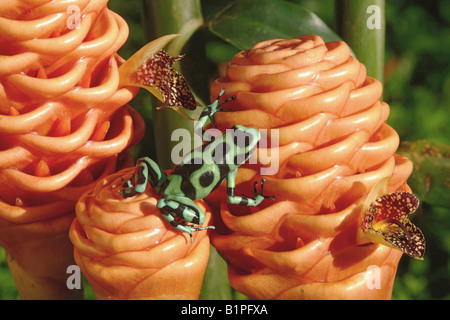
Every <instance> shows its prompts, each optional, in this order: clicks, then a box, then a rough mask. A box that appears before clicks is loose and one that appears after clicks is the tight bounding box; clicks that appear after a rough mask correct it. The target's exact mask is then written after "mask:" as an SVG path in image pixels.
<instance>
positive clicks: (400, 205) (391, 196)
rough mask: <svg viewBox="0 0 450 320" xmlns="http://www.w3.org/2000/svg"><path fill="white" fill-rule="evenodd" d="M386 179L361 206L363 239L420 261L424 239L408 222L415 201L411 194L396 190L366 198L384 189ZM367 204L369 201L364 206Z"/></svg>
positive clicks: (415, 208)
mask: <svg viewBox="0 0 450 320" xmlns="http://www.w3.org/2000/svg"><path fill="white" fill-rule="evenodd" d="M388 180H389V179H387V180H383V181H380V182H381V184H380V185H378V186H375V187H374V188H376V190H375V192H374V193H372V194H369V196H368V199H367V200H366V204H365V205H364V206H363V210H364V211H363V217H362V225H361V231H362V234H363V237H364V238H366V239H369V240H371V241H376V242H379V243H381V244H383V245H385V246H388V247H391V248H394V249H398V250H400V251H402V252H403V253H405V254H407V255H408V256H410V257H412V258H415V259H419V260H422V259H423V255H424V252H425V237H424V235H423V233H422V231H420V229H419V228H417V227H416V226H415V225H414V224H413V223H411V221H410V220H409V215H410V214H413V213H414V212H415V211H416V210H417V208H418V206H419V200H418V199H417V198H416V196H414V195H413V194H412V193H409V192H405V191H397V192H393V193H385V194H383V195H381V196H378V197H377V198H376V199H375V200H374V201H373V200H372V199H369V197H373V196H374V194H376V193H378V192H380V191H382V190H386V189H387V181H388ZM368 201H372V202H371V203H370V204H368V205H367V202H368Z"/></svg>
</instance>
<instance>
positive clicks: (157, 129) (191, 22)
mask: <svg viewBox="0 0 450 320" xmlns="http://www.w3.org/2000/svg"><path fill="white" fill-rule="evenodd" d="M142 3H143V7H144V10H143V14H144V27H145V31H146V38H147V40H148V41H151V40H153V39H156V38H158V37H161V36H163V35H167V34H173V33H179V34H180V37H178V38H177V39H176V40H174V41H173V42H172V43H171V44H170V45H169V46H168V48H167V51H168V53H169V54H171V55H172V56H175V55H178V54H180V53H185V50H186V48H185V47H186V45H187V42H188V41H190V39H191V38H193V34H194V33H195V32H196V31H197V30H198V29H199V28H200V27H201V26H202V25H203V16H202V12H201V5H200V0H142ZM188 46H189V45H188ZM202 51H204V45H203V46H202V45H200V46H197V52H196V54H197V55H198V56H199V57H200V58H201V57H202V55H204V53H202ZM186 59H187V60H189V58H188V57H186V58H185V59H183V61H182V62H181V63H182V64H183V63H186V61H184V60H186ZM202 61H206V59H203V60H202ZM177 68H178V69H179V70H180V69H182V68H183V67H182V66H177ZM181 72H182V74H183V76H185V77H186V78H187V80H188V82H189V84H190V81H189V76H188V75H186V74H185V73H184V72H183V71H181ZM207 86H208V84H207V83H205V85H204V87H206V88H207ZM153 104H154V105H153V106H152V109H153V128H154V137H155V139H154V140H155V149H156V154H157V161H158V163H159V165H160V166H161V167H162V168H164V169H168V168H172V167H173V166H174V163H173V161H172V159H171V151H172V149H173V147H174V146H175V145H176V144H177V143H179V141H172V139H171V135H172V132H174V130H175V129H179V128H184V129H187V130H188V131H189V132H190V133H192V132H193V123H192V121H191V120H188V119H186V118H183V117H182V116H181V115H180V114H178V113H177V112H175V111H174V110H172V109H169V108H166V109H163V110H160V111H155V108H156V105H157V104H158V102H157V101H156V99H153ZM192 116H193V117H195V116H194V115H192Z"/></svg>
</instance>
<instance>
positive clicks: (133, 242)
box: [70, 167, 211, 299]
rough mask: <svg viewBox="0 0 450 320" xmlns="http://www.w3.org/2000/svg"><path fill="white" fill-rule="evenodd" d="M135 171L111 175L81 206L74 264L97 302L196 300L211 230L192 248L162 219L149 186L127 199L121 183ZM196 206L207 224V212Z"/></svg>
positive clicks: (196, 236)
mask: <svg viewBox="0 0 450 320" xmlns="http://www.w3.org/2000/svg"><path fill="white" fill-rule="evenodd" d="M134 170H135V168H134V167H133V168H127V169H123V170H121V171H120V172H117V173H115V174H113V175H111V176H108V177H107V178H105V179H103V180H102V181H100V182H99V183H98V184H97V185H96V187H95V188H94V189H93V190H91V191H88V192H87V193H85V194H84V195H83V196H82V198H81V199H80V201H79V202H78V203H77V207H76V212H77V218H76V219H75V220H74V222H73V224H72V226H71V229H70V238H71V240H72V242H73V244H74V247H75V260H76V262H77V264H78V265H79V266H80V268H81V271H82V272H83V274H84V275H85V276H86V278H87V280H88V281H89V283H90V285H91V287H92V289H93V291H94V293H95V295H96V297H97V298H98V299H197V298H198V296H199V294H200V289H201V285H202V281H203V276H204V272H205V269H206V265H207V262H208V257H209V246H210V244H209V237H208V235H207V232H206V231H202V232H195V233H194V234H193V239H194V241H193V243H192V244H191V240H190V238H189V236H188V235H187V234H186V233H183V232H179V231H177V230H175V229H174V228H173V227H172V226H171V225H170V224H169V223H167V221H166V220H165V219H164V218H163V217H162V215H161V212H160V211H159V209H158V208H157V207H156V203H157V201H158V200H159V195H158V194H157V193H155V192H154V191H153V190H152V189H151V187H148V188H147V190H146V191H145V192H144V193H142V194H139V195H136V196H133V197H130V198H127V199H125V198H123V197H122V196H121V194H120V189H121V187H122V185H123V181H124V180H123V179H128V178H130V177H131V176H132V175H133V174H134ZM196 203H197V204H198V205H199V206H200V208H201V209H202V210H204V211H205V213H206V218H205V222H204V225H207V224H209V223H210V222H211V221H210V220H211V212H210V211H209V208H208V207H207V206H206V205H205V204H204V203H203V202H202V201H197V202H196Z"/></svg>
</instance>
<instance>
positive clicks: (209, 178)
mask: <svg viewBox="0 0 450 320" xmlns="http://www.w3.org/2000/svg"><path fill="white" fill-rule="evenodd" d="M213 181H214V172H212V171H209V170H208V171H205V172H203V173H202V175H201V176H200V178H199V183H200V185H201V186H202V187H203V188H206V187H209V186H210V185H211V183H212V182H213Z"/></svg>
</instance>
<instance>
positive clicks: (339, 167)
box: [208, 35, 412, 299]
mask: <svg viewBox="0 0 450 320" xmlns="http://www.w3.org/2000/svg"><path fill="white" fill-rule="evenodd" d="M222 89H224V90H225V94H224V97H223V98H224V99H226V98H228V97H230V96H233V95H234V96H236V99H235V100H233V101H231V102H229V103H228V105H227V109H231V110H232V112H223V113H218V114H217V115H216V117H215V121H216V124H217V126H218V127H219V129H221V130H222V131H224V130H226V129H227V128H231V127H232V126H233V125H236V124H240V125H244V126H249V127H255V128H258V129H261V131H263V129H264V130H266V132H267V141H269V138H272V136H275V137H276V139H275V140H274V141H275V143H273V141H272V140H270V141H271V142H270V143H267V144H266V146H262V145H260V146H259V148H258V149H257V150H256V151H255V156H256V158H257V161H256V162H253V163H248V164H247V165H244V166H241V168H240V169H239V172H238V175H237V178H236V184H237V187H236V193H237V194H239V193H244V194H251V192H252V183H253V181H255V180H256V181H258V180H260V179H261V178H262V177H264V178H266V179H267V181H266V183H265V185H264V188H265V189H264V191H265V193H266V194H269V195H274V196H275V199H276V201H275V203H272V202H270V201H268V200H266V202H263V203H262V205H260V206H259V207H258V208H255V209H247V208H242V207H239V206H234V205H229V204H227V203H226V201H225V199H226V190H225V189H221V190H219V191H218V192H216V193H215V194H213V195H212V196H211V197H209V198H208V203H209V204H210V205H211V207H212V209H213V210H217V211H218V212H219V213H220V219H219V218H218V219H216V221H217V222H216V230H217V232H214V233H213V234H212V244H213V245H214V246H215V248H216V249H217V250H218V251H219V253H220V254H221V255H222V256H223V257H224V258H225V260H226V261H227V262H228V266H229V278H230V282H231V284H232V286H233V287H234V288H235V289H236V290H238V291H240V292H242V293H244V294H245V295H247V296H249V297H251V298H254V299H388V298H390V297H391V293H392V286H393V282H394V276H395V273H396V269H397V264H398V261H399V259H400V257H401V255H402V253H401V252H400V251H398V250H395V249H392V248H390V247H387V246H385V245H382V244H380V243H378V242H374V241H372V240H373V239H372V240H368V239H367V238H364V239H365V240H364V241H362V242H361V241H360V240H361V238H360V237H358V234H359V232H360V230H361V228H362V219H361V215H362V213H361V210H362V208H363V205H364V203H365V199H366V198H367V195H368V194H369V192H370V191H371V190H372V189H373V188H374V187H375V185H376V184H377V182H379V181H380V180H382V179H384V178H386V177H388V178H389V183H388V184H387V186H386V190H385V193H392V192H397V191H406V192H411V190H410V188H409V187H408V185H407V183H406V180H407V178H408V176H409V175H410V173H411V171H412V164H411V162H410V161H409V160H408V159H406V158H405V157H401V156H398V155H396V154H395V152H396V150H397V147H398V144H399V137H398V135H397V133H396V132H395V130H394V129H393V128H391V127H390V126H389V125H387V124H386V120H387V118H388V116H389V106H388V104H387V103H385V102H382V101H380V97H381V94H382V85H381V83H380V82H379V81H377V80H376V79H373V78H370V77H368V76H367V75H366V68H365V67H364V65H362V64H361V63H360V62H359V61H358V60H357V59H356V58H355V57H353V56H351V55H350V49H349V47H348V46H347V45H346V44H345V43H344V42H340V41H337V42H329V43H325V42H324V41H323V40H322V39H321V38H320V37H318V36H314V35H311V36H301V37H298V38H294V39H273V40H267V41H263V42H261V43H258V44H256V45H255V46H254V47H253V48H251V49H249V50H245V51H242V52H239V53H237V54H236V55H235V56H234V57H233V59H232V61H231V62H230V63H229V65H228V67H227V71H226V75H224V76H223V77H221V78H219V79H217V80H216V81H214V82H213V84H212V86H211V95H212V97H215V96H217V94H218V93H219V92H220V90H222ZM271 154H276V155H277V156H276V157H271V156H270V155H271ZM270 158H272V161H274V159H275V160H277V161H278V163H277V169H278V170H275V171H276V172H274V173H273V174H271V175H267V174H266V175H265V176H264V175H263V174H262V173H261V172H262V171H261V169H262V168H265V167H267V166H268V165H269V164H270V162H267V160H268V159H269V160H270ZM382 195H383V194H378V196H382ZM375 199H376V198H374V199H373V200H372V201H371V202H373V201H375ZM367 207H368V206H367ZM367 207H366V208H367ZM373 267H376V268H377V270H379V273H377V274H379V284H380V285H379V288H378V287H377V288H373V287H372V286H370V285H368V280H367V279H368V277H369V278H370V275H371V272H372V271H371V270H373Z"/></svg>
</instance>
